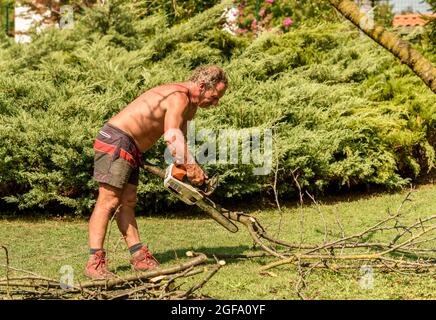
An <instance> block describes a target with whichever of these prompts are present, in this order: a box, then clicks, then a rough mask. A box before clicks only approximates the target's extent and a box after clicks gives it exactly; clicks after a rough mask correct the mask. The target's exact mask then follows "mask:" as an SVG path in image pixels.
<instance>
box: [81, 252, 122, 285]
mask: <svg viewBox="0 0 436 320" xmlns="http://www.w3.org/2000/svg"><path fill="white" fill-rule="evenodd" d="M85 275H86V276H87V277H89V278H91V279H95V280H101V279H109V278H113V277H114V276H115V275H114V274H113V273H112V272H110V271H109V270H108V269H107V261H106V252H104V250H99V251H97V252H96V253H95V254H93V255H92V256H91V257H90V258H89V260H88V263H87V264H86V268H85Z"/></svg>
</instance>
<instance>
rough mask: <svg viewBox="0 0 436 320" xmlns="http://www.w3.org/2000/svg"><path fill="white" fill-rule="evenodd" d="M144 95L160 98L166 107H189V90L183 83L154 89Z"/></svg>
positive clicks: (164, 85)
mask: <svg viewBox="0 0 436 320" xmlns="http://www.w3.org/2000/svg"><path fill="white" fill-rule="evenodd" d="M144 94H147V95H155V96H159V97H160V99H161V103H162V104H164V105H165V106H167V107H169V106H173V105H178V106H180V107H184V106H185V107H187V106H188V105H189V89H188V87H187V85H185V84H183V83H169V84H163V85H160V86H157V87H154V88H152V89H150V90H148V91H146V92H145V93H144Z"/></svg>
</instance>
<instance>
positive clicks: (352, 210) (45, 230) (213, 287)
mask: <svg viewBox="0 0 436 320" xmlns="http://www.w3.org/2000/svg"><path fill="white" fill-rule="evenodd" d="M406 194H407V191H404V192H400V193H397V194H382V195H376V196H366V197H353V198H352V199H347V198H346V197H342V199H341V201H332V200H325V201H324V203H322V205H321V212H322V213H323V216H321V214H320V212H319V211H318V210H317V209H316V207H315V206H313V205H310V204H309V203H308V204H307V205H305V206H304V208H303V210H300V209H299V208H298V207H297V206H290V207H285V208H283V211H282V215H283V219H282V224H281V227H280V236H279V237H280V238H282V239H284V240H288V241H293V242H298V241H299V240H300V238H301V237H303V239H304V242H305V243H321V242H322V241H323V238H324V228H325V225H326V226H327V229H328V230H329V233H328V239H330V240H331V239H335V238H338V237H340V235H341V228H340V227H339V224H338V222H337V221H340V222H341V224H342V226H343V229H344V231H345V233H346V234H347V235H350V234H353V233H355V232H357V231H359V230H364V229H365V228H367V227H369V226H371V225H373V224H375V223H376V222H377V221H379V220H381V219H383V218H384V217H386V215H387V214H388V211H389V210H390V211H391V212H395V211H396V210H397V208H398V207H399V205H400V204H401V202H402V201H403V199H404V197H405V195H406ZM435 199H436V186H435V185H424V186H421V187H420V188H419V189H417V190H416V191H415V192H414V193H413V195H412V200H413V201H411V202H407V203H405V205H404V207H403V209H402V212H403V213H404V218H403V221H408V222H413V221H416V220H417V219H418V218H419V217H426V216H430V215H432V214H434V213H435V206H434V204H435ZM308 200H309V199H308ZM249 213H250V214H252V215H254V216H255V217H257V218H258V219H259V221H260V222H261V224H262V225H263V226H264V227H265V228H266V229H267V230H268V231H269V232H270V233H271V234H273V235H275V234H276V232H277V229H278V225H279V221H280V212H279V211H278V210H277V209H266V210H250V212H249ZM302 221H303V223H301V222H302ZM324 221H325V222H324ZM87 223H88V220H87V219H75V220H71V219H69V220H67V219H17V218H13V219H7V218H3V219H0V245H5V246H7V248H8V249H9V255H10V265H11V266H13V267H15V268H20V269H25V270H29V271H32V272H35V273H38V274H41V275H45V276H48V277H52V278H60V276H61V273H60V268H61V267H62V266H63V265H71V266H72V267H73V268H74V272H75V273H74V274H75V280H76V281H77V280H80V281H85V280H86V278H85V277H84V276H83V274H82V271H83V267H84V265H85V263H86V260H87V257H88V247H87V237H88V235H87V227H88V225H87ZM138 223H139V226H140V230H141V235H142V240H143V242H144V243H147V244H148V245H149V247H150V249H151V250H152V251H153V252H154V254H155V256H156V257H157V258H158V260H160V261H161V263H162V264H163V266H164V267H165V266H169V265H173V264H176V263H178V262H180V261H183V260H185V259H186V258H185V252H186V251H188V250H194V251H199V252H205V253H215V254H224V253H225V254H236V253H248V252H252V250H251V247H252V240H251V238H250V236H249V234H248V232H247V231H246V230H245V229H244V227H243V226H241V227H240V231H239V232H238V233H236V234H231V233H229V232H227V231H226V230H225V229H224V228H222V227H221V226H220V225H218V224H217V223H215V222H214V221H213V220H210V219H208V218H206V216H205V215H202V214H198V215H196V216H192V214H190V215H189V217H187V216H184V215H183V214H177V215H174V216H165V215H163V216H160V217H139V218H138ZM302 226H303V228H302ZM428 236H429V237H431V236H433V237H434V236H435V234H433V235H428ZM391 238H392V233H390V232H385V233H383V234H382V235H380V236H378V237H376V238H374V239H371V240H373V241H383V240H384V241H388V240H389V239H391ZM120 240H121V239H120V234H119V232H118V230H117V229H116V224H115V223H113V224H112V225H111V232H110V238H109V248H108V249H109V255H110V259H111V261H110V269H111V270H113V271H116V272H117V273H118V274H119V275H121V276H123V275H127V274H129V273H130V272H131V270H130V266H129V262H128V259H129V254H128V251H127V250H126V246H125V244H124V243H122V242H121V241H120ZM423 247H426V248H435V247H436V242H435V241H432V242H428V243H426V244H425V245H424V246H423ZM272 261H273V258H255V259H250V260H241V259H239V260H238V259H228V260H227V261H226V262H227V264H226V265H225V266H224V267H223V268H222V269H221V270H220V271H219V272H218V273H217V274H216V275H215V276H214V277H213V278H212V279H211V280H210V281H209V282H208V283H207V284H206V285H205V286H204V287H203V288H202V289H201V293H202V294H206V295H209V296H212V297H215V298H218V299H298V298H299V297H298V295H297V294H296V291H295V284H296V281H297V279H298V272H297V270H296V268H295V267H293V266H290V265H285V266H281V267H279V268H275V269H272V270H271V271H272V272H273V275H272V276H270V275H261V274H259V268H260V267H261V266H262V265H265V264H266V263H269V262H272ZM4 263H5V262H4V254H3V252H1V253H0V264H4ZM15 274H17V273H15ZM4 276H5V271H4V268H0V277H4ZM373 276H374V282H373V287H372V288H370V289H365V288H361V286H360V279H361V272H360V270H359V269H356V270H355V271H347V272H341V273H335V272H333V271H328V270H314V271H313V272H312V273H311V274H310V276H309V277H308V279H307V287H306V288H305V290H304V291H303V292H304V295H305V296H306V297H307V298H309V299H435V298H436V277H435V275H434V274H429V273H423V274H417V275H410V274H400V273H382V272H379V271H378V270H377V269H374V275H373ZM199 279H200V278H195V279H194V280H197V281H198V280H199ZM189 284H190V283H189V282H187V283H186V284H184V286H188V285H189Z"/></svg>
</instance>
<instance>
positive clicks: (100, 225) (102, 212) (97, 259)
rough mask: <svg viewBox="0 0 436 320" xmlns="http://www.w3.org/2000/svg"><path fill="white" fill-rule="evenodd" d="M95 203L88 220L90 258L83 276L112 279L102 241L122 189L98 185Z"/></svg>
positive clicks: (118, 202) (119, 201) (117, 204)
mask: <svg viewBox="0 0 436 320" xmlns="http://www.w3.org/2000/svg"><path fill="white" fill-rule="evenodd" d="M98 191H99V193H98V198H97V203H96V204H95V208H94V211H93V212H92V215H91V218H90V220H89V248H90V250H89V251H90V252H89V253H90V256H89V260H88V262H87V264H86V268H85V274H86V275H87V276H88V277H90V278H93V279H105V278H110V277H113V276H114V275H113V273H111V272H109V270H108V269H107V261H106V252H105V251H104V249H103V248H104V240H105V236H106V229H107V226H108V223H109V220H110V218H111V216H112V214H113V212H114V211H115V210H116V209H117V208H118V206H119V204H120V203H121V195H122V189H119V188H115V187H112V186H110V185H108V184H104V183H100V187H99V189H98Z"/></svg>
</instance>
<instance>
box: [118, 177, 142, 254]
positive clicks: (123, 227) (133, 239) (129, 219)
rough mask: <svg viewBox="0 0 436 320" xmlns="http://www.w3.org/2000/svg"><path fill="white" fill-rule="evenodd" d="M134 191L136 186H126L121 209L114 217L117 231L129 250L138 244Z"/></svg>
mask: <svg viewBox="0 0 436 320" xmlns="http://www.w3.org/2000/svg"><path fill="white" fill-rule="evenodd" d="M136 191H137V186H135V185H134V184H130V183H128V184H126V186H125V187H124V189H123V193H122V196H121V208H120V210H119V212H118V214H117V216H116V220H117V225H118V229H119V230H120V232H121V234H122V235H123V237H124V240H125V241H126V243H127V246H128V247H129V248H130V247H132V246H133V245H136V244H138V243H140V238H139V231H138V224H137V223H136V218H135V206H136Z"/></svg>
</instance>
